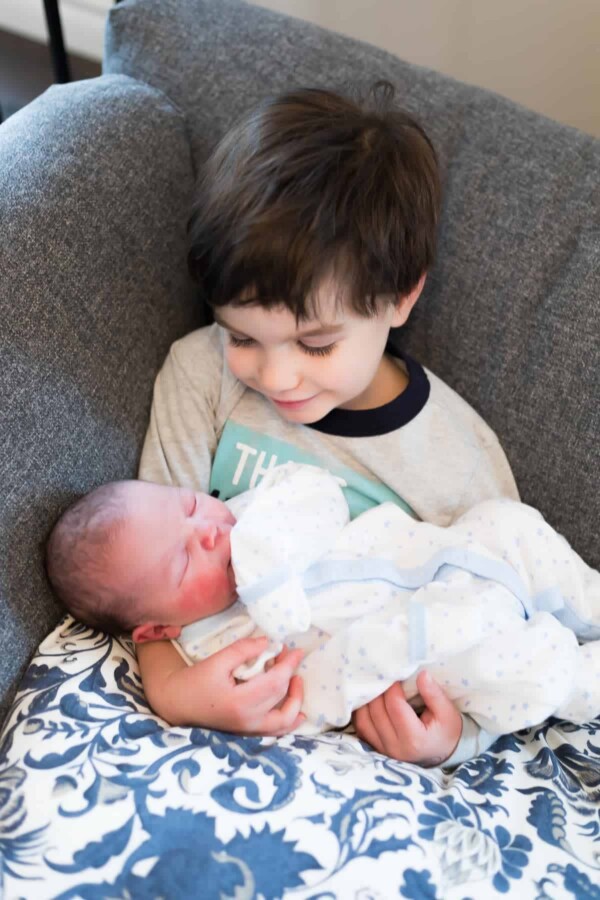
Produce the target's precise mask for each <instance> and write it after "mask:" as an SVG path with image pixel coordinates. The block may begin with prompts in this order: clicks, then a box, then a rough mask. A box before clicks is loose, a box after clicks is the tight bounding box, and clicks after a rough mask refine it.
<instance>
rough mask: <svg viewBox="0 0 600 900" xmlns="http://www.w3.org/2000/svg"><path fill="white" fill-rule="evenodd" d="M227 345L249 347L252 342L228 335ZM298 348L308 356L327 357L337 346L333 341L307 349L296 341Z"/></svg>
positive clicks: (251, 340) (307, 347)
mask: <svg viewBox="0 0 600 900" xmlns="http://www.w3.org/2000/svg"><path fill="white" fill-rule="evenodd" d="M229 343H230V344H231V346H232V347H251V346H252V344H253V343H254V340H253V339H252V338H239V337H235V335H233V334H230V335H229ZM298 346H299V347H300V348H301V349H302V351H303V352H304V353H307V354H308V355H309V356H329V354H330V353H333V351H334V350H335V348H336V346H337V344H336V342H335V341H334V342H333V343H332V344H326V345H325V346H324V347H309V346H308V344H303V343H302V341H298Z"/></svg>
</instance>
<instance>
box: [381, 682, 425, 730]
mask: <svg viewBox="0 0 600 900" xmlns="http://www.w3.org/2000/svg"><path fill="white" fill-rule="evenodd" d="M382 698H383V703H384V707H385V711H386V714H387V716H388V718H389V720H390V722H391V723H392V726H393V728H394V731H395V733H396V735H397V736H398V737H404V736H405V735H406V734H407V733H409V734H411V735H412V734H413V733H414V732H415V730H418V729H419V728H420V724H421V723H420V720H419V717H418V715H417V714H416V712H415V711H414V709H413V708H412V706H411V705H410V703H409V702H408V700H407V699H406V695H405V693H404V690H403V688H402V685H401V684H400V683H399V682H396V683H395V684H392V685H391V686H390V687H389V688H388V689H387V691H386V692H385V693H384V694H383V695H382Z"/></svg>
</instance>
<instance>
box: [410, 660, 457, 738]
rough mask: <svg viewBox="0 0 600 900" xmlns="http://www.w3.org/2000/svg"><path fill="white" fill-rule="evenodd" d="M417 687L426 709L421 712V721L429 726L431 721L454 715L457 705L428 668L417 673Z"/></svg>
mask: <svg viewBox="0 0 600 900" xmlns="http://www.w3.org/2000/svg"><path fill="white" fill-rule="evenodd" d="M417 688H418V690H419V693H420V695H421V697H422V698H423V703H424V704H425V706H426V709H425V710H424V712H423V713H421V721H422V723H423V724H424V725H425V727H428V726H429V725H430V724H431V722H433V721H434V720H435V721H440V720H443V719H445V718H447V717H448V715H454V712H455V706H454V704H453V703H452V700H450V698H449V697H448V695H447V694H446V692H445V691H444V689H443V688H442V687H441V686H440V685H439V684H438V683H437V681H436V680H435V679H434V678H432V676H431V675H430V674H429V672H427V671H426V670H423V671H422V672H419V674H418V675H417Z"/></svg>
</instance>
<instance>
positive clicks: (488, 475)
mask: <svg viewBox="0 0 600 900" xmlns="http://www.w3.org/2000/svg"><path fill="white" fill-rule="evenodd" d="M500 497H508V498H509V499H511V500H519V499H520V498H519V491H518V489H517V484H516V481H515V479H514V475H513V473H512V471H511V468H510V465H509V462H508V460H507V458H506V455H505V453H504V450H503V449H502V447H501V446H500V444H499V442H498V439H497V438H496V436H495V435H493V437H492V438H491V439H490V441H489V442H487V443H486V444H485V445H483V446H481V447H480V450H479V453H478V456H477V460H476V463H475V467H474V469H473V471H472V473H471V474H470V475H469V477H468V479H467V482H466V485H465V487H464V489H463V490H462V493H461V494H460V496H459V497H458V498H457V502H456V506H455V508H454V512H453V516H452V518H453V519H457V518H458V516H461V515H462V514H463V513H465V512H467V510H469V509H471V508H472V507H473V506H475V505H476V504H477V503H482V502H483V501H484V500H494V499H497V498H500Z"/></svg>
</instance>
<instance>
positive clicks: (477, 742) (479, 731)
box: [442, 713, 499, 769]
mask: <svg viewBox="0 0 600 900" xmlns="http://www.w3.org/2000/svg"><path fill="white" fill-rule="evenodd" d="M461 717H462V722H463V727H462V734H461V736H460V740H459V742H458V744H457V745H456V749H455V750H454V753H452V755H451V756H449V757H448V759H447V760H446V761H445V762H443V763H442V768H444V769H454V768H455V767H456V766H458V765H460V764H461V763H463V762H466V761H467V760H468V759H473V758H474V757H475V756H479V754H480V753H485V751H486V750H488V749H489V747H491V746H492V744H493V743H494V741H497V740H498V737H499V735H497V734H489V733H488V732H487V731H484V730H483V728H480V727H479V725H478V724H477V722H476V721H475V720H474V719H472V718H471V716H468V715H467V714H466V713H461Z"/></svg>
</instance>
